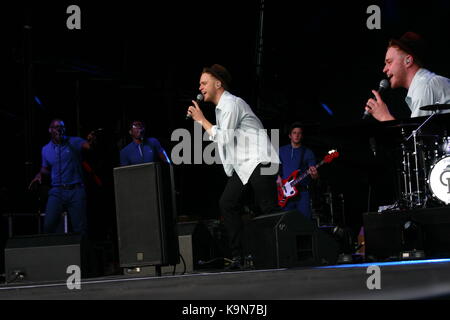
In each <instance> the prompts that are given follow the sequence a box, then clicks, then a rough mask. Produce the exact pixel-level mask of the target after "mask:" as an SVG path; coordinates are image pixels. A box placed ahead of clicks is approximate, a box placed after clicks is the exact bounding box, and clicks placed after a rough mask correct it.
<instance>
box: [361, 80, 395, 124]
mask: <svg viewBox="0 0 450 320" xmlns="http://www.w3.org/2000/svg"><path fill="white" fill-rule="evenodd" d="M389 87H390V84H389V80H386V79H383V80H381V81H380V84H379V87H378V90H377V92H378V93H379V94H381V93H382V92H383V91H384V90H386V89H389ZM369 116H370V113H369V111H367V110H364V114H363V117H362V118H363V120H365V119H367V118H368V117H369Z"/></svg>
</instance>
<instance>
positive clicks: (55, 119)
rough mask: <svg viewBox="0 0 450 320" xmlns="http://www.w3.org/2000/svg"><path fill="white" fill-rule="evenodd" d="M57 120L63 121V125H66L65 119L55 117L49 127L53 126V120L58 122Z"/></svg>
mask: <svg viewBox="0 0 450 320" xmlns="http://www.w3.org/2000/svg"><path fill="white" fill-rule="evenodd" d="M56 121H58V122H62V123H63V125H64V126H66V123H65V122H64V120H63V119H61V118H53V119H52V120H51V121H50V124H49V128H50V127H51V126H52V124H53V122H56Z"/></svg>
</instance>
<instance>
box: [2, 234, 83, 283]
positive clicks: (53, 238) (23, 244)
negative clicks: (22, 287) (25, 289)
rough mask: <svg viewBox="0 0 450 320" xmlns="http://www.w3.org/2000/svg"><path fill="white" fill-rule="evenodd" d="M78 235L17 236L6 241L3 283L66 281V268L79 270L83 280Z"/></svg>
mask: <svg viewBox="0 0 450 320" xmlns="http://www.w3.org/2000/svg"><path fill="white" fill-rule="evenodd" d="M83 256H84V255H83V254H82V251H81V236H79V235H67V234H57V235H36V236H21V237H15V238H11V239H9V240H8V242H7V243H6V247H5V275H6V281H7V282H22V281H24V282H41V281H58V280H67V278H68V277H69V276H70V274H68V273H67V268H68V267H69V266H71V265H76V266H79V267H80V269H81V276H84V274H85V272H84V271H86V269H85V268H86V264H85V260H84V257H83Z"/></svg>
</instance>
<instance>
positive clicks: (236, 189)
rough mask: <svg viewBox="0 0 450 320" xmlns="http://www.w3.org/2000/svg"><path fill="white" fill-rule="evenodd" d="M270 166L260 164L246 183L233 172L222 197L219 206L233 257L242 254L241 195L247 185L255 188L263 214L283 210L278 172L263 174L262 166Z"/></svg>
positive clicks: (256, 197) (255, 194) (254, 191)
mask: <svg viewBox="0 0 450 320" xmlns="http://www.w3.org/2000/svg"><path fill="white" fill-rule="evenodd" d="M269 166H270V164H266V165H263V164H259V165H258V166H257V167H256V168H255V170H254V171H253V173H252V175H251V176H250V179H249V180H248V182H247V184H246V185H243V184H242V181H241V179H239V176H238V175H237V174H236V172H233V175H232V176H231V177H230V178H229V179H228V182H227V185H226V186H225V190H224V191H223V193H222V196H221V198H220V203H219V206H220V210H221V211H222V215H223V219H224V225H225V228H226V230H227V233H228V239H229V245H230V249H231V253H232V255H233V257H235V256H241V255H242V230H243V222H242V218H241V214H242V211H243V206H242V203H241V197H242V195H243V193H244V191H245V189H246V187H251V188H252V189H253V194H254V197H255V200H256V203H257V205H258V206H259V209H260V210H261V212H262V214H269V213H273V212H277V211H281V209H280V208H279V207H278V204H277V185H276V178H277V174H273V175H261V168H263V167H269Z"/></svg>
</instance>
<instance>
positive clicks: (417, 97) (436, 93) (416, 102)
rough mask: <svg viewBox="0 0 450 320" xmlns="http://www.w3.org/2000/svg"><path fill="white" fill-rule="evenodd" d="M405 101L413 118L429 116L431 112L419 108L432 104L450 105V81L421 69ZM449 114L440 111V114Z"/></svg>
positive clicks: (415, 76)
mask: <svg viewBox="0 0 450 320" xmlns="http://www.w3.org/2000/svg"><path fill="white" fill-rule="evenodd" d="M405 101H406V103H407V104H408V106H409V108H410V109H411V118H414V117H423V116H428V115H430V114H431V111H423V110H420V109H419V108H420V107H423V106H428V105H432V104H447V103H450V79H447V78H445V77H442V76H438V75H436V74H435V73H433V72H430V71H428V70H427V69H424V68H421V69H419V70H418V71H417V73H416V74H415V75H414V78H413V80H412V82H411V85H410V86H409V90H408V94H407V95H406V98H405ZM447 112H450V110H441V111H438V113H447Z"/></svg>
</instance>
